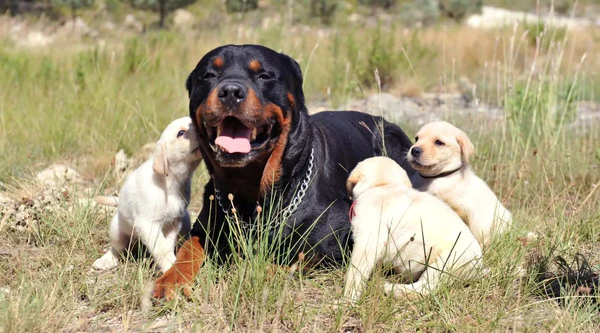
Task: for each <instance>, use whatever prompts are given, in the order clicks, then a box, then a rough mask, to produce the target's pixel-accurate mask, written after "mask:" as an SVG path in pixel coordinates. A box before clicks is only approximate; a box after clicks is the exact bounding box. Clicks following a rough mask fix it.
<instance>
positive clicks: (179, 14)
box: [173, 9, 196, 31]
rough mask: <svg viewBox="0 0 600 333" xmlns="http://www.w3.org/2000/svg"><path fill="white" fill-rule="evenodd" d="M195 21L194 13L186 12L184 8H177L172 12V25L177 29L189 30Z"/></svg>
mask: <svg viewBox="0 0 600 333" xmlns="http://www.w3.org/2000/svg"><path fill="white" fill-rule="evenodd" d="M195 21H196V17H195V16H194V14H192V13H190V12H188V11H187V10H185V9H177V10H176V11H175V12H174V13H173V26H174V27H175V29H177V30H181V31H185V30H190V29H192V27H193V26H194V22H195Z"/></svg>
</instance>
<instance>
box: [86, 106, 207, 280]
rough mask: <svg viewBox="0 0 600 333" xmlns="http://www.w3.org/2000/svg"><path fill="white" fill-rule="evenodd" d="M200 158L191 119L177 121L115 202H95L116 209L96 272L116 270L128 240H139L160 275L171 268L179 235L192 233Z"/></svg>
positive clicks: (96, 264) (95, 266) (170, 126)
mask: <svg viewBox="0 0 600 333" xmlns="http://www.w3.org/2000/svg"><path fill="white" fill-rule="evenodd" d="M201 158H202V156H201V154H200V150H199V149H198V141H197V138H196V133H195V131H194V127H193V126H192V120H191V119H190V118H189V117H184V118H180V119H177V120H175V121H173V122H172V123H171V124H169V125H168V126H167V128H166V129H165V130H164V132H163V133H162V135H161V137H160V140H159V141H158V142H157V143H156V146H155V149H154V154H153V156H152V157H151V158H150V159H148V160H147V161H146V162H144V163H143V164H142V165H141V166H140V167H139V168H137V169H136V170H134V171H133V172H132V173H131V174H130V175H129V176H128V177H127V179H126V180H125V184H124V185H123V188H122V189H121V193H120V198H119V199H118V200H117V199H116V198H114V197H97V198H96V202H97V203H100V204H105V205H109V206H116V205H118V207H119V208H118V209H117V212H116V214H115V216H114V217H113V219H112V221H111V223H110V240H111V243H112V246H111V248H110V250H108V251H107V252H106V253H105V254H104V256H102V257H101V258H100V259H98V260H96V261H95V262H94V264H93V265H92V266H93V267H94V268H95V269H98V270H105V269H111V268H114V267H116V266H117V263H118V258H119V254H120V253H121V252H122V251H123V250H125V249H126V248H127V247H128V246H129V242H130V240H131V238H132V237H136V238H138V239H139V240H141V241H142V243H143V244H144V245H145V246H146V247H147V248H148V250H149V251H150V253H151V254H152V256H153V257H154V260H155V261H156V263H157V265H158V267H160V269H161V270H162V271H163V272H165V271H167V270H168V269H169V268H170V267H171V265H172V264H173V262H175V245H176V242H177V240H178V236H179V234H180V233H181V234H182V235H186V234H187V233H188V232H189V230H190V216H189V214H188V212H187V206H188V203H189V200H190V192H191V178H192V174H193V172H194V170H195V169H196V168H197V167H198V165H199V164H200V161H201Z"/></svg>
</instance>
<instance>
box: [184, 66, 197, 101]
mask: <svg viewBox="0 0 600 333" xmlns="http://www.w3.org/2000/svg"><path fill="white" fill-rule="evenodd" d="M194 72H195V71H194ZM194 72H191V73H190V75H189V76H188V78H187V80H185V89H187V92H188V97H191V96H192V90H194V82H193V81H194V78H193V75H194Z"/></svg>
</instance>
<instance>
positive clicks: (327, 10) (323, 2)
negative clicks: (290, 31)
mask: <svg viewBox="0 0 600 333" xmlns="http://www.w3.org/2000/svg"><path fill="white" fill-rule="evenodd" d="M338 3H339V1H338V0H310V13H311V16H313V17H318V18H320V19H321V22H323V23H324V24H331V22H332V20H333V16H334V15H335V11H336V9H337V8H338Z"/></svg>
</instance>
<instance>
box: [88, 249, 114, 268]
mask: <svg viewBox="0 0 600 333" xmlns="http://www.w3.org/2000/svg"><path fill="white" fill-rule="evenodd" d="M118 264H119V259H118V258H117V257H115V255H114V254H113V253H112V251H110V250H109V251H108V252H106V253H105V254H104V255H103V256H102V257H101V258H99V259H97V260H96V261H94V263H93V264H92V267H93V268H94V269H96V270H99V271H104V270H107V269H113V268H115V267H117V265H118Z"/></svg>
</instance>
